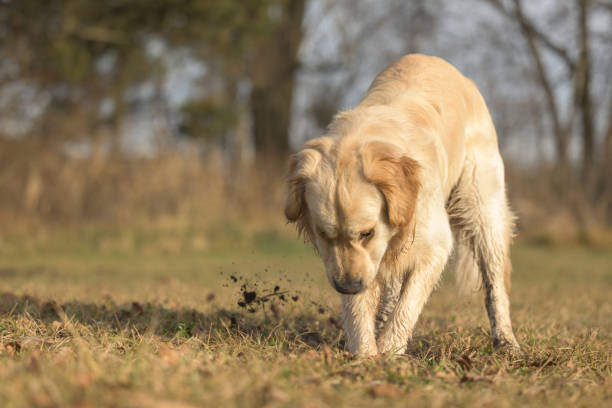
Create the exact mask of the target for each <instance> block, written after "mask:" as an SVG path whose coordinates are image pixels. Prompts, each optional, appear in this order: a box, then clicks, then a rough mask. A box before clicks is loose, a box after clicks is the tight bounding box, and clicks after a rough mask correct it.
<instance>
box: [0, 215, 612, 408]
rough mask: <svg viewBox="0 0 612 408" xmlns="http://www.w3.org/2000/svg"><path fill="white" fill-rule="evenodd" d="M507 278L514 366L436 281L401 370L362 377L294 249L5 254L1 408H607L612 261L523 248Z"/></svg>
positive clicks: (324, 292) (187, 237)
mask: <svg viewBox="0 0 612 408" xmlns="http://www.w3.org/2000/svg"><path fill="white" fill-rule="evenodd" d="M228 231H229V232H228ZM211 234H213V235H212V236H214V237H215V239H214V245H213V244H211V243H210V242H208V241H207V237H210V236H211ZM513 260H514V265H515V274H514V286H513V291H512V296H511V298H512V302H513V320H514V325H515V330H516V334H517V338H518V340H519V342H520V343H521V346H522V348H523V351H524V355H522V356H520V357H507V356H504V355H502V354H498V353H496V352H495V351H493V350H492V349H491V345H490V339H489V335H488V333H489V328H488V322H487V320H486V316H485V312H484V307H483V302H482V299H481V298H480V297H474V298H470V299H466V298H460V297H458V296H457V295H455V293H454V288H453V285H452V284H451V282H450V281H451V277H448V276H447V277H446V278H445V280H444V282H443V283H442V284H441V285H440V288H439V289H438V290H437V291H436V292H435V293H434V294H433V296H432V298H431V300H430V302H429V303H428V305H427V306H426V309H425V311H424V313H423V315H422V316H421V319H420V322H419V324H418V326H417V328H416V333H415V338H414V340H413V341H412V343H411V345H410V347H409V352H408V353H407V355H403V356H387V357H379V358H374V359H364V360H359V359H353V358H351V357H350V356H349V355H347V354H346V353H345V352H344V351H343V347H342V332H341V330H340V327H339V324H338V320H339V302H338V299H337V296H336V295H335V294H334V292H333V291H332V290H331V288H329V287H328V284H327V282H326V279H325V277H324V272H323V269H322V266H321V265H320V262H319V261H318V260H317V258H316V257H315V255H314V253H313V252H312V250H311V249H309V248H308V247H307V246H304V245H302V243H301V242H299V240H297V239H296V238H295V237H294V236H293V234H292V233H287V231H284V232H281V233H277V232H274V231H273V230H270V231H259V232H255V233H253V234H251V235H249V236H248V237H246V238H245V237H244V236H242V235H241V234H240V233H239V232H238V231H234V230H232V228H227V226H225V227H223V228H219V229H218V231H216V232H215V231H212V232H211V231H210V230H207V231H199V230H192V231H186V232H185V231H183V232H181V233H173V232H171V231H170V232H169V231H157V232H155V233H151V231H146V230H138V229H134V230H125V231H121V232H117V231H113V230H108V231H103V230H100V229H91V230H79V231H73V232H61V233H46V234H42V235H39V236H38V235H37V236H36V237H31V236H25V235H23V236H19V235H13V236H8V237H4V238H2V239H1V240H0V406H1V407H21V406H40V407H55V406H82V407H92V406H113V407H115V406H118V407H139V406H146V407H191V406H212V404H215V406H219V407H231V406H307V407H325V406H339V405H347V406H395V405H397V406H468V405H469V406H491V407H504V406H542V405H550V406H572V407H575V406H606V405H607V406H610V405H612V363H611V361H612V341H611V329H612V317H611V316H612V300H611V299H612V297H611V293H612V250H610V249H607V250H606V249H588V248H580V247H563V248H553V247H536V246H528V245H517V246H516V247H515V250H514V253H513Z"/></svg>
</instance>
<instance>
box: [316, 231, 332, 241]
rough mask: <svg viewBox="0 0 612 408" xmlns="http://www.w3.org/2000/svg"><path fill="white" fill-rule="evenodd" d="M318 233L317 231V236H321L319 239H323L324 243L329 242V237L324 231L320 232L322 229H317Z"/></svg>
mask: <svg viewBox="0 0 612 408" xmlns="http://www.w3.org/2000/svg"><path fill="white" fill-rule="evenodd" d="M318 231H319V235H320V236H321V238H323V239H324V240H326V241H329V240H330V239H329V236H328V235H327V234H326V233H325V231H323V230H322V229H320V228H319V229H318Z"/></svg>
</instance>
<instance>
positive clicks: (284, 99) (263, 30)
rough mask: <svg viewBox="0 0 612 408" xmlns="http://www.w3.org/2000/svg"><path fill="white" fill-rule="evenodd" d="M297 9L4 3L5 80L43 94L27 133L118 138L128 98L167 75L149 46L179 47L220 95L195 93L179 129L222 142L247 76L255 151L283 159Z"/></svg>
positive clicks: (0, 23) (282, 5) (283, 3)
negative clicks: (200, 64)
mask: <svg viewBox="0 0 612 408" xmlns="http://www.w3.org/2000/svg"><path fill="white" fill-rule="evenodd" d="M303 10H304V0H249V1H239V0H227V1H223V2H217V1H212V0H190V1H182V0H159V1H154V2H152V1H147V0H107V1H104V2H98V1H93V0H89V1H82V0H48V1H44V2H41V1H38V0H5V1H2V2H0V53H1V54H0V55H1V56H2V62H1V63H0V64H1V65H2V66H5V67H8V66H16V67H17V68H16V69H15V70H12V72H13V73H14V74H13V77H12V78H8V77H6V78H3V79H4V82H6V83H8V82H11V83H12V84H14V83H15V81H17V80H18V81H19V82H20V83H21V84H22V86H23V87H24V89H25V88H28V89H35V90H36V91H37V92H38V94H39V95H41V98H40V99H39V102H38V103H39V104H44V105H45V106H44V110H43V114H42V115H41V116H40V117H38V118H37V120H36V123H35V124H34V125H35V126H34V127H33V129H32V131H31V132H30V134H31V135H38V136H43V138H44V139H45V140H53V141H58V140H66V139H67V138H83V137H84V138H91V137H92V136H94V135H95V134H98V130H100V128H104V127H109V126H110V127H111V129H110V132H108V133H110V134H114V135H119V134H120V133H121V132H120V129H119V126H120V123H121V121H122V119H123V118H124V117H125V115H126V114H128V113H130V109H132V110H133V108H134V106H132V105H134V103H136V104H137V103H138V101H139V100H140V99H139V98H134V97H132V98H130V97H129V95H130V91H132V92H131V93H132V94H133V93H134V92H135V93H138V89H139V88H138V87H139V86H143V85H144V84H147V83H152V84H156V86H159V84H160V83H162V82H163V80H162V79H161V78H163V77H164V75H165V74H166V70H165V68H166V67H165V66H164V60H163V55H162V56H161V57H158V58H155V57H153V56H152V55H151V53H150V52H148V47H149V46H150V45H151V44H152V43H153V42H157V43H161V44H164V45H165V48H164V49H184V50H187V51H188V53H189V55H191V56H192V57H193V58H196V59H200V60H202V61H203V62H204V63H205V64H206V68H207V70H208V72H209V73H210V75H209V76H210V77H211V78H214V79H220V81H218V82H217V83H215V84H214V85H215V86H216V87H217V88H221V89H216V91H215V92H212V93H209V92H207V89H205V86H203V89H202V92H201V97H200V99H199V100H196V101H192V102H190V103H189V105H188V106H185V107H184V109H183V110H182V113H183V115H181V116H182V119H183V124H182V127H181V128H182V129H183V130H184V131H188V132H189V133H190V134H191V135H193V136H202V135H203V134H206V137H207V138H208V139H209V140H210V139H213V138H215V137H222V136H223V135H225V134H226V132H224V131H223V129H220V127H226V128H231V127H232V126H235V120H234V119H235V114H236V112H232V109H231V107H232V105H233V104H235V102H236V101H235V99H236V98H237V97H238V96H237V92H236V89H237V83H238V82H239V81H241V80H244V79H245V78H248V79H249V80H250V81H251V82H252V93H251V101H252V103H251V104H250V107H251V111H252V118H253V129H254V136H255V145H256V146H257V150H258V153H261V154H264V153H267V152H270V153H282V152H286V151H287V149H288V128H289V118H290V106H291V99H292V91H293V73H294V71H295V68H296V65H297V50H298V48H299V44H300V40H301V20H302V15H303ZM162 54H163V53H162ZM1 68H2V67H0V76H1V75H2V69H1ZM5 71H7V72H8V71H10V70H5ZM0 81H2V79H0ZM2 83H3V82H0V85H2ZM219 85H220V86H219ZM211 95H212V96H211ZM219 95H221V97H219ZM210 98H213V99H210ZM199 109H201V111H200V110H199ZM226 130H227V129H226Z"/></svg>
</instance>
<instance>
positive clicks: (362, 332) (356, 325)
mask: <svg viewBox="0 0 612 408" xmlns="http://www.w3.org/2000/svg"><path fill="white" fill-rule="evenodd" d="M379 298H380V288H379V286H378V284H377V283H376V282H375V283H374V284H373V285H372V287H370V288H368V289H367V290H366V291H365V292H363V293H359V294H357V295H342V323H343V327H344V333H345V334H344V335H345V339H346V348H347V349H348V351H349V352H350V353H351V354H354V355H358V356H362V357H365V356H373V355H376V354H378V349H377V348H376V335H375V330H376V328H375V319H376V310H377V307H378V302H379Z"/></svg>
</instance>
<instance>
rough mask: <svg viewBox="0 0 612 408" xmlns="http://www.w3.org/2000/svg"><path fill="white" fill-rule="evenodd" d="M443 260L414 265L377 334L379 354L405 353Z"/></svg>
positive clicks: (438, 276) (442, 266) (443, 262)
mask: <svg viewBox="0 0 612 408" xmlns="http://www.w3.org/2000/svg"><path fill="white" fill-rule="evenodd" d="M445 262H446V258H445V257H443V259H440V260H437V261H435V262H431V263H428V264H427V265H422V266H420V267H419V266H417V267H416V268H415V269H414V270H413V271H412V273H410V275H408V276H407V277H406V278H405V280H404V284H403V287H402V290H401V294H400V297H399V301H398V302H397V305H396V306H395V309H394V310H393V312H392V313H391V316H389V319H388V320H387V322H386V324H385V325H384V326H383V328H382V330H381V331H380V333H379V336H378V340H377V347H378V352H379V353H404V352H405V350H406V346H407V345H408V341H409V340H410V339H411V337H412V330H413V328H414V325H415V324H416V322H417V319H418V318H419V315H420V314H421V310H422V309H423V306H424V305H425V303H426V302H427V299H428V298H429V295H430V294H431V292H432V290H433V288H434V287H435V286H436V283H437V281H438V279H439V278H440V275H441V274H442V270H443V269H444V264H445Z"/></svg>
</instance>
